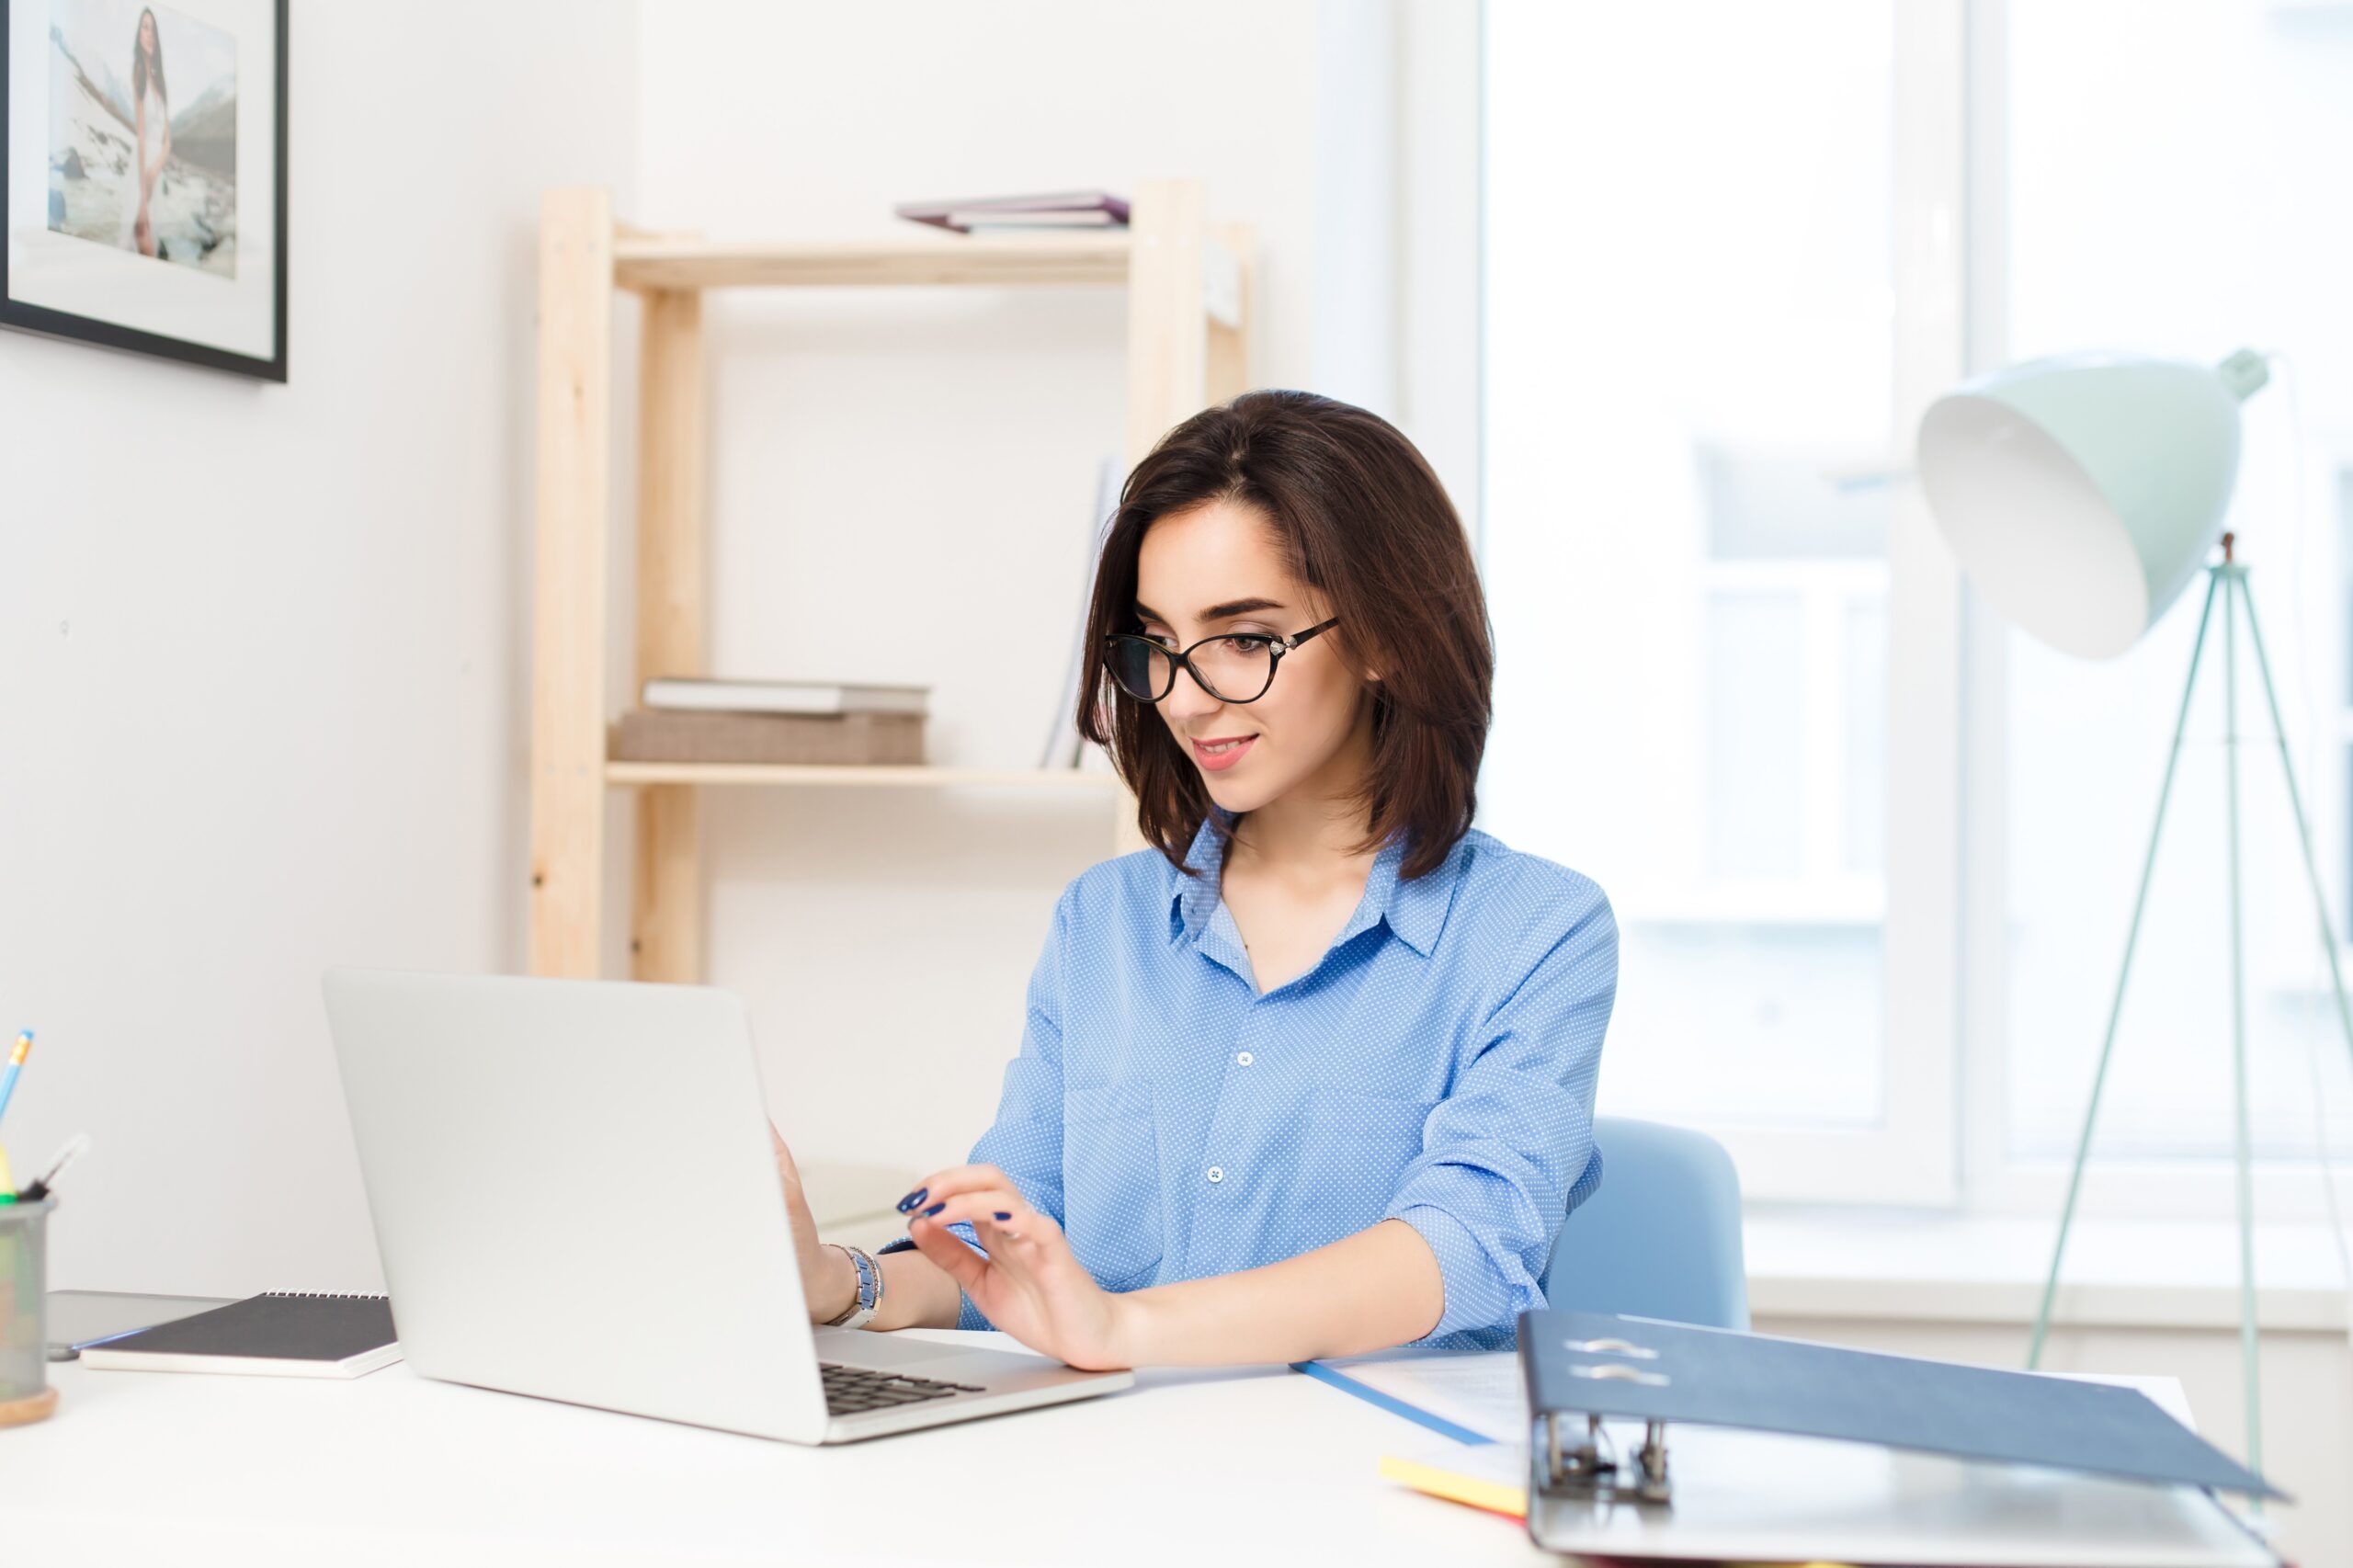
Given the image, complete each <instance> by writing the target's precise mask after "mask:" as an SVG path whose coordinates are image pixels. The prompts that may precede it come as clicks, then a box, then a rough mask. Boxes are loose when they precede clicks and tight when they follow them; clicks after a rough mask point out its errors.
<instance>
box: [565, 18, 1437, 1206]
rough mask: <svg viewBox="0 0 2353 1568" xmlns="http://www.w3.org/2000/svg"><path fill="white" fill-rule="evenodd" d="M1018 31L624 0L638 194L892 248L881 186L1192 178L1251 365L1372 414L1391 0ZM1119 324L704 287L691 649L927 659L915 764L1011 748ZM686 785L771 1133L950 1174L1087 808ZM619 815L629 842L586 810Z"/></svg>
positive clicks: (1097, 854) (1062, 636)
mask: <svg viewBox="0 0 2353 1568" xmlns="http://www.w3.org/2000/svg"><path fill="white" fill-rule="evenodd" d="M1463 15H1464V16H1465V17H1466V18H1467V17H1468V16H1469V13H1468V11H1467V10H1466V11H1465V12H1464V13H1463ZM1019 17H1020V26H1019V27H1018V28H1011V27H1008V26H1007V25H1006V14H1005V13H1003V12H1001V11H995V10H991V9H989V8H986V7H973V6H968V5H961V4H957V3H954V0H920V3H915V4H908V5H904V6H894V7H892V11H891V21H890V25H889V26H888V27H887V28H882V27H878V26H877V25H876V21H875V17H874V15H873V13H871V12H870V11H867V10H861V9H858V8H855V7H815V6H796V7H776V6H762V5H756V4H748V3H743V0H684V3H671V4H665V5H663V6H658V7H654V6H649V7H646V8H645V10H644V12H643V14H642V26H641V40H642V52H641V58H642V80H641V91H642V120H643V132H642V143H641V146H642V153H641V157H640V162H639V165H638V200H637V202H636V204H635V206H634V208H633V210H631V216H632V217H633V218H634V219H635V220H636V221H638V222H642V223H643V224H645V225H647V226H650V227H654V228H660V229H665V230H668V229H699V230H701V231H703V232H706V233H710V234H711V235H713V236H721V237H724V236H759V235H769V236H785V237H793V236H810V237H815V236H829V235H858V234H891V233H900V232H902V231H903V230H904V224H903V223H901V222H899V221H897V220H895V219H893V218H892V215H891V206H892V203H893V202H894V201H899V200H904V199H915V198H928V197H948V196H956V195H960V194H980V193H988V192H1012V191H1024V190H1054V189H1063V188H1074V187H1094V186H1100V187H1107V188H1109V189H1111V190H1115V191H1128V190H1131V189H1132V188H1133V187H1134V184H1135V182H1136V181H1137V180H1138V179H1140V178H1144V177H1150V176H1163V175H1188V176H1199V177H1200V178H1202V179H1203V180H1205V181H1206V182H1207V185H1208V191H1209V202H1210V210H1211V216H1212V218H1214V219H1244V220H1248V221H1250V222H1254V223H1256V225H1257V227H1258V232H1259V242H1260V267H1261V270H1260V274H1259V288H1258V294H1257V298H1258V300H1259V301H1260V308H1261V311H1262V312H1263V314H1262V320H1263V322H1264V325H1265V331H1264V335H1263V337H1262V339H1261V350H1260V356H1259V360H1258V365H1257V377H1256V379H1257V381H1259V382H1260V383H1261V384H1272V385H1289V386H1299V387H1308V388H1314V389H1316V390H1329V391H1332V392H1334V393H1335V394H1336V395H1343V396H1347V397H1349V398H1351V399H1352V400H1354V401H1358V402H1362V403H1367V404H1368V405H1370V406H1372V407H1375V408H1377V409H1380V410H1381V411H1383V412H1385V413H1389V414H1391V415H1392V416H1397V407H1396V404H1397V403H1398V395H1397V384H1396V383H1397V379H1398V374H1399V369H1398V367H1399V360H1400V350H1399V344H1398V307H1397V297H1396V290H1395V286H1394V281H1393V279H1394V276H1395V270H1396V268H1395V262H1394V251H1395V228H1396V224H1397V222H1398V208H1399V203H1398V201H1397V200H1396V199H1394V189H1395V185H1396V179H1395V175H1396V164H1397V160H1396V158H1395V157H1394V149H1393V147H1392V145H1391V142H1390V140H1389V138H1388V137H1387V136H1386V134H1385V133H1384V132H1383V126H1384V122H1385V121H1386V119H1387V118H1388V116H1389V113H1390V111H1391V108H1392V105H1393V103H1394V102H1395V99H1396V97H1397V92H1398V88H1397V85H1396V81H1395V73H1396V71H1397V69H1398V67H1399V64H1400V62H1399V51H1397V49H1396V48H1395V34H1396V32H1397V29H1398V28H1399V26H1400V20H1399V16H1398V13H1396V12H1395V11H1394V10H1393V9H1392V7H1391V6H1388V5H1386V4H1354V5H1321V6H1319V5H1316V4H1311V3H1308V0H1289V3H1286V4H1280V5H1266V4H1262V3H1255V0H1217V3H1214V4H1208V5H1195V6H1184V7H1178V8H1171V7H1166V6H1103V5H1098V4H1093V3H1090V0H1055V3H1052V4H1040V5H1031V6H1024V7H1022V8H1021V10H1020V12H1019ZM1455 60H1456V62H1457V63H1458V64H1459V63H1460V62H1461V52H1460V51H1457V54H1456V56H1455ZM1465 172H1467V171H1465ZM1464 270H1465V271H1466V273H1467V271H1468V268H1467V267H1465V268H1464ZM1365 278H1373V279H1375V280H1376V286H1371V287H1368V286H1366V284H1365V281H1364V280H1365ZM1123 311H1124V304H1123V298H1122V295H1121V293H1120V290H1111V289H1102V290H997V291H979V290H810V291H807V292H804V293H801V294H799V295H797V296H783V295H778V294H752V293H741V294H733V295H726V296H721V297H718V298H715V299H714V300H713V301H712V302H711V303H710V306H709V341H710V357H711V389H710V396H711V411H712V430H713V436H712V450H711V453H710V472H711V476H712V483H711V495H712V528H713V548H712V559H713V561H714V563H715V565H714V579H715V580H714V598H713V607H714V608H713V624H714V638H713V648H712V653H713V656H714V666H715V668H716V669H717V670H718V671H719V672H721V673H724V674H735V675H779V676H854V677H867V678H875V679H884V680H907V681H921V682H927V683H929V684H930V685H932V686H933V687H934V688H935V696H934V712H935V718H934V722H933V724H932V733H931V745H932V755H933V757H934V760H937V761H942V762H950V763H961V764H971V765H978V766H985V767H1025V766H1029V765H1031V764H1032V763H1033V762H1034V761H1035V759H1036V755H1037V752H1038V750H1039V747H1040V744H1041V743H1042V739H1043V735H1044V733H1045V729H1046V726H1047V724H1048V722H1049V720H1050V718H1051V709H1052V707H1053V705H1054V702H1055V699H1056V692H1057V686H1058V681H1059V677H1060V674H1061V669H1062V662H1063V655H1064V651H1065V649H1066V646H1067V642H1068V639H1069V637H1070V635H1071V633H1072V631H1073V626H1072V621H1073V618H1074V615H1075V613H1076V607H1077V600H1078V597H1079V593H1080V589H1081V586H1082V583H1083V579H1084V576H1085V570H1084V568H1085V564H1086V562H1085V561H1084V556H1085V553H1086V545H1087V541H1088V535H1089V528H1090V522H1091V518H1090V516H1089V514H1090V511H1091V509H1092V506H1093V503H1094V498H1095V485H1096V467H1097V461H1098V460H1099V459H1100V458H1102V457H1103V456H1105V455H1107V454H1108V455H1114V456H1116V455H1117V454H1118V452H1119V448H1120V428H1121V416H1122V415H1121V396H1122V381H1121V364H1122V334H1123V325H1122V324H1123V321H1124V314H1123ZM1465 380H1466V381H1467V380H1468V378H1467V377H1466V378H1465ZM706 801H707V802H708V804H707V806H706V822H707V824H708V848H709V853H710V864H711V867H712V890H713V891H712V901H711V904H712V907H711V941H710V953H711V958H710V975H711V978H712V980H713V981H714V982H716V983H719V984H722V985H725V986H728V987H730V988H733V989H734V990H736V991H739V992H741V993H742V994H745V996H746V997H748V998H749V999H750V1001H751V1004H752V1006H753V1009H754V1027H755V1029H756V1033H757V1034H758V1036H759V1037H760V1039H761V1040H762V1041H763V1045H764V1049H765V1051H766V1055H767V1078H768V1084H769V1088H770V1095H771V1099H772V1102H773V1108H774V1110H775V1111H776V1114H777V1117H778V1119H779V1124H780V1125H781V1126H782V1128H783V1129H784V1131H785V1135H786V1137H787V1138H788V1139H789V1140H790V1142H792V1143H793V1144H794V1147H795V1151H796V1153H798V1154H799V1155H800V1157H801V1160H802V1161H803V1163H804V1164H809V1163H814V1162H823V1161H828V1160H863V1161H869V1162H875V1163H880V1164H883V1165H898V1166H901V1167H904V1169H905V1170H906V1171H907V1172H908V1173H909V1174H910V1175H915V1174H920V1173H922V1172H926V1171H929V1170H931V1169H934V1168H936V1167H938V1166H939V1165H948V1164H953V1163H957V1162H959V1161H961V1159H962V1158H963V1156H964V1153H966V1151H967V1150H968V1149H969V1147H970V1146H971V1143H972V1139H973V1138H974V1137H976V1136H977V1135H978V1134H979V1133H980V1132H981V1131H982V1130H983V1128H984V1127H985V1126H986V1124H987V1121H988V1119H989V1116H990V1114H991V1113H992V1111H993V1110H994V1108H995V1100H996V1093H997V1088H998V1084H999V1077H1000V1074H1001V1073H1002V1070H1003V1065H1004V1062H1005V1061H1006V1058H1007V1057H1008V1056H1010V1055H1011V1054H1012V1053H1013V1052H1014V1051H1015V1049H1016V1048H1017V1044H1018V1041H1019V1037H1020V1027H1021V1017H1022V1006H1021V996H1022V990H1023V987H1024V985H1025V983H1026V982H1027V979H1028V975H1029V968H1030V966H1031V964H1032V963H1033V962H1034V961H1035V959H1036V957H1037V953H1038V949H1039V944H1040V941H1041V940H1042V938H1043V937H1044V934H1045V929H1046V924H1047V919H1048V915H1049V913H1050V911H1051V905H1052V902H1053V898H1054V895H1055V894H1056V893H1057V892H1059V891H1060V889H1061V888H1062V886H1063V883H1064V882H1065V881H1067V880H1068V879H1069V878H1070V877H1071V876H1073V875H1074V874H1075V873H1077V872H1078V871H1079V870H1081V869H1084V868H1085V867H1086V865H1088V864H1089V863H1090V862H1092V861H1094V860H1096V859H1098V858H1102V857H1103V856H1104V855H1105V854H1107V853H1108V851H1109V848H1110V846H1111V823H1110V821H1109V816H1108V807H1107V806H1106V805H1105V804H1104V803H1102V802H1099V801H1092V800H1083V799H1063V798H1061V797H1059V796H1051V797H1050V796H1048V795H1046V794H1043V793H1040V794H1038V795H1035V796H1024V795H1022V794H1019V793H1017V792H1014V793H1005V794H986V793H981V792H961V793H954V794H948V793H941V794H933V793H930V792H916V791H887V792H881V793H868V794H858V793H853V792H849V791H843V792H840V793H833V792H818V791H812V790H791V791H774V792H761V791H743V792H740V793H739V792H732V791H710V792H708V793H707V795H706ZM613 822H614V827H615V831H616V833H617V834H625V833H626V831H627V822H626V812H624V811H622V810H621V809H620V802H618V801H617V802H616V809H615V812H614V816H613ZM615 914H616V916H618V911H616V912H615ZM609 928H610V929H611V931H612V933H613V937H614V941H615V944H616V945H615V946H614V948H613V949H612V951H613V953H614V958H613V960H611V961H613V962H614V963H616V964H617V963H618V962H619V961H620V958H619V949H618V945H617V944H618V941H619V936H620V932H619V922H618V918H616V919H615V921H614V922H613V923H612V924H611V926H610V927H609Z"/></svg>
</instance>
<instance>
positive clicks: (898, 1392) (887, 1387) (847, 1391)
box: [817, 1361, 988, 1415]
mask: <svg viewBox="0 0 2353 1568" xmlns="http://www.w3.org/2000/svg"><path fill="white" fill-rule="evenodd" d="M817 1369H818V1371H819V1372H820V1373H822V1374H823V1375H824V1387H825V1410H826V1413H827V1414H829V1415H858V1414H859V1413H860V1412H863V1411H868V1410H887V1409H889V1408H890V1407H891V1406H892V1405H894V1404H913V1403H915V1402H916V1401H918V1400H926V1399H946V1398H948V1397H949V1395H950V1394H959V1393H985V1392H988V1391H987V1390H986V1389H983V1388H981V1387H980V1386H979V1385H977V1384H974V1383H943V1382H938V1381H934V1380H933V1379H930V1378H918V1377H915V1375H913V1374H912V1373H908V1372H885V1371H882V1370H881V1369H878V1368H874V1367H841V1366H836V1365H835V1364H834V1363H833V1362H831V1361H820V1362H818V1363H817Z"/></svg>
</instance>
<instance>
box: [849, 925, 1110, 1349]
mask: <svg viewBox="0 0 2353 1568" xmlns="http://www.w3.org/2000/svg"><path fill="white" fill-rule="evenodd" d="M1069 920H1070V894H1069V893H1068V892H1064V893H1063V897H1062V900H1061V902H1060V903H1057V904H1056V905H1055V906H1054V922H1053V926H1052V928H1051V931H1050V932H1049V933H1048V935H1047V937H1046V946H1045V950H1044V951H1043V952H1041V953H1040V954H1039V956H1038V963H1037V967H1036V968H1034V969H1033V970H1031V971H1030V974H1029V1017H1028V1020H1027V1022H1026V1023H1025V1024H1024V1025H1023V1028H1022V1034H1021V1051H1020V1053H1019V1054H1018V1055H1017V1056H1015V1057H1014V1058H1013V1060H1012V1061H1010V1062H1006V1064H1005V1085H1004V1088H1003V1090H1002V1091H1001V1092H1000V1093H999V1095H998V1096H997V1108H996V1120H995V1122H993V1123H992V1124H991V1125H990V1127H989V1130H988V1131H985V1132H983V1133H982V1134H981V1136H980V1140H979V1142H975V1143H974V1144H973V1145H972V1153H970V1154H968V1155H966V1156H965V1164H967V1165H995V1166H996V1167H997V1168H998V1169H999V1170H1001V1171H1003V1172H1004V1173H1005V1174H1006V1177H1007V1178H1008V1179H1009V1180H1011V1182H1012V1183H1013V1186H1014V1189H1015V1190H1016V1191H1017V1192H1019V1193H1020V1194H1021V1196H1022V1198H1023V1199H1024V1200H1026V1201H1027V1202H1028V1203H1029V1207H1030V1208H1032V1209H1035V1210H1038V1211H1039V1212H1040V1213H1041V1214H1048V1215H1051V1216H1052V1217H1053V1221H1054V1223H1056V1224H1057V1225H1059V1224H1061V1223H1062V1222H1063V943H1064V940H1065V938H1066V937H1067V935H1068V931H1069ZM948 1230H949V1234H950V1235H953V1236H955V1237H957V1238H958V1239H959V1240H961V1241H962V1242H963V1244H965V1245H966V1246H969V1247H971V1248H972V1250H973V1251H974V1252H977V1253H979V1254H981V1255H982V1256H983V1257H985V1256H988V1249H987V1248H986V1247H984V1246H983V1245H981V1244H980V1241H979V1239H978V1237H977V1236H976V1235H975V1234H974V1233H973V1230H972V1223H971V1222H970V1221H959V1222H958V1223H956V1224H953V1225H950V1226H949V1227H948ZM914 1250H915V1242H914V1240H913V1239H912V1238H910V1237H906V1236H901V1237H899V1238H898V1239H897V1240H896V1241H893V1242H892V1243H891V1244H888V1245H887V1246H885V1247H883V1248H882V1251H884V1252H885V1253H893V1252H912V1251H914ZM959 1299H960V1303H961V1304H960V1305H959V1307H958V1310H957V1315H956V1326H957V1327H958V1328H994V1327H995V1326H996V1325H995V1324H992V1323H991V1322H989V1320H988V1316H987V1314H985V1313H984V1312H982V1311H981V1309H980V1308H978V1307H976V1306H974V1305H973V1304H972V1297H970V1296H966V1295H963V1294H962V1293H961V1291H960V1292H959Z"/></svg>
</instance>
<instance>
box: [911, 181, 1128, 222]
mask: <svg viewBox="0 0 2353 1568" xmlns="http://www.w3.org/2000/svg"><path fill="white" fill-rule="evenodd" d="M892 211H893V212H895V213H897V214H898V215H899V216H900V217H902V218H905V219H908V220H910V221H912V222H917V223H928V224H930V225H931V226H932V227H933V228H936V229H948V230H952V231H954V232H955V233H971V232H972V230H973V229H976V228H989V229H994V228H1102V229H1122V228H1125V227H1127V222H1128V203H1127V201H1126V199H1124V198H1121V197H1117V196H1114V195H1112V194H1111V193H1110V192H1109V191H1108V190H1055V191H1047V192H1044V193H1042V194H1040V195H1036V196H982V197H968V198H966V199H962V200H957V201H902V202H900V203H899V204H898V205H897V206H896V207H894V208H892Z"/></svg>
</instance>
